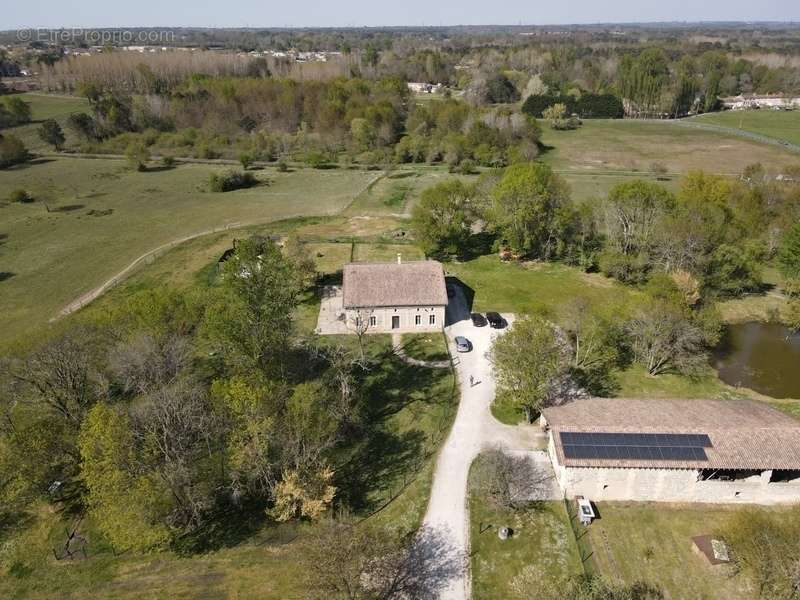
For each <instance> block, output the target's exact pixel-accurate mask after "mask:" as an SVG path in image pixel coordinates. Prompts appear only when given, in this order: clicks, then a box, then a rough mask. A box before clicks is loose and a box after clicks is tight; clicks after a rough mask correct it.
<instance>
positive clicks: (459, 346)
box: [456, 335, 472, 352]
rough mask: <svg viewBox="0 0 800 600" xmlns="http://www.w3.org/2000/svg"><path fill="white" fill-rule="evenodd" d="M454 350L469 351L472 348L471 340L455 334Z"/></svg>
mask: <svg viewBox="0 0 800 600" xmlns="http://www.w3.org/2000/svg"><path fill="white" fill-rule="evenodd" d="M456 350H457V351H458V352H469V351H470V350H472V342H470V341H469V340H468V339H467V338H465V337H463V336H460V335H457V336H456Z"/></svg>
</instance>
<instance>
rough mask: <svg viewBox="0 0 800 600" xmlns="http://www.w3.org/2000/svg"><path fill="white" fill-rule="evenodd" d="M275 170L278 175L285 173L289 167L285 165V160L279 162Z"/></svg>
mask: <svg viewBox="0 0 800 600" xmlns="http://www.w3.org/2000/svg"><path fill="white" fill-rule="evenodd" d="M277 169H278V172H279V173H286V172H287V171H288V170H289V165H287V164H286V161H285V160H279V161H278V166H277Z"/></svg>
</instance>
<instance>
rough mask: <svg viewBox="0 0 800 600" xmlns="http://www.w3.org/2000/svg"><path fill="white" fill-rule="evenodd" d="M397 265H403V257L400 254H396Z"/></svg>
mask: <svg viewBox="0 0 800 600" xmlns="http://www.w3.org/2000/svg"><path fill="white" fill-rule="evenodd" d="M397 264H398V265H402V264H403V255H402V254H400V253H399V252H398V253H397Z"/></svg>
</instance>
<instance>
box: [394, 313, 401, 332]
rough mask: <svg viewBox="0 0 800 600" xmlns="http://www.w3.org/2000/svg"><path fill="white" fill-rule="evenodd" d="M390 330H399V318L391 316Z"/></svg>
mask: <svg viewBox="0 0 800 600" xmlns="http://www.w3.org/2000/svg"><path fill="white" fill-rule="evenodd" d="M392 329H400V316H399V315H393V316H392Z"/></svg>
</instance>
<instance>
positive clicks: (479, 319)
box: [469, 313, 487, 327]
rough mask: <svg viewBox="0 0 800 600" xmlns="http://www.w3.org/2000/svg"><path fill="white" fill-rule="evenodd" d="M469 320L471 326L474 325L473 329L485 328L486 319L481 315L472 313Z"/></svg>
mask: <svg viewBox="0 0 800 600" xmlns="http://www.w3.org/2000/svg"><path fill="white" fill-rule="evenodd" d="M469 318H470V319H472V324H473V325H475V327H486V323H487V321H486V317H484V316H483V315H482V314H481V313H472V314H471V315H470V316H469Z"/></svg>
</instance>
